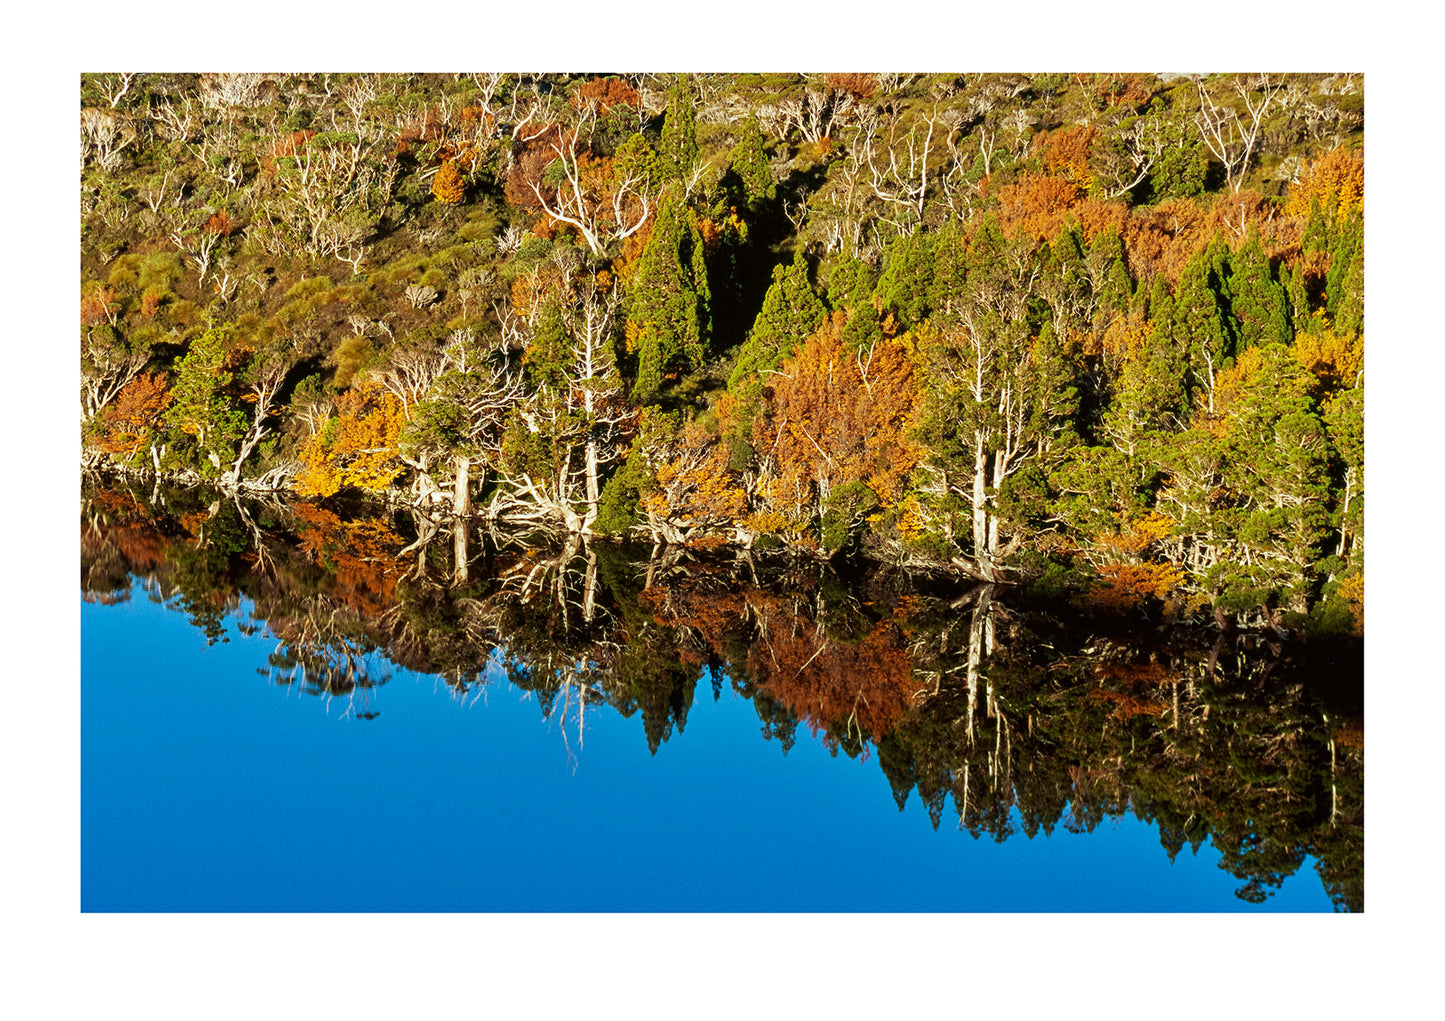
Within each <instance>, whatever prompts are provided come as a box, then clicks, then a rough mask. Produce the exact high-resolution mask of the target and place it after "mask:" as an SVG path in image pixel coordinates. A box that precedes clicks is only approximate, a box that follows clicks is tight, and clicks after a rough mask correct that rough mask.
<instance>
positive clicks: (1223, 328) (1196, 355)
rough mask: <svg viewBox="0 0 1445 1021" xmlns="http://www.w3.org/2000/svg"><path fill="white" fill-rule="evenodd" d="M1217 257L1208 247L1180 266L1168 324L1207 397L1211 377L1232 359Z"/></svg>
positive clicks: (1210, 389) (1194, 379) (1212, 387)
mask: <svg viewBox="0 0 1445 1021" xmlns="http://www.w3.org/2000/svg"><path fill="white" fill-rule="evenodd" d="M1216 239H1217V236H1216ZM1218 258H1219V257H1218V255H1217V253H1216V251H1215V246H1214V245H1212V244H1211V245H1210V246H1209V248H1206V249H1205V250H1204V251H1201V252H1199V253H1198V254H1197V255H1195V256H1194V258H1192V259H1190V260H1189V263H1188V265H1186V266H1185V267H1184V275H1183V277H1182V278H1181V279H1180V281H1179V293H1178V294H1177V295H1176V296H1175V299H1174V320H1173V324H1172V336H1173V339H1174V341H1175V342H1176V343H1177V344H1178V345H1180V348H1181V349H1182V350H1183V351H1185V352H1187V358H1188V361H1189V364H1190V366H1191V368H1192V370H1193V377H1194V378H1193V383H1194V384H1195V385H1199V386H1203V387H1205V389H1206V390H1207V391H1208V392H1209V393H1210V394H1212V393H1213V391H1214V379H1215V375H1216V374H1217V373H1218V372H1219V370H1220V369H1221V368H1222V367H1223V365H1224V362H1225V360H1226V359H1228V358H1232V357H1234V338H1233V336H1232V334H1231V333H1230V329H1229V323H1228V319H1229V317H1228V315H1227V313H1226V307H1227V306H1226V299H1225V298H1224V296H1223V294H1222V293H1221V292H1222V291H1223V286H1222V283H1223V280H1224V277H1223V276H1221V274H1220V273H1219V272H1218V271H1217V270H1216V265H1217V262H1218ZM1226 266H1227V262H1226ZM1157 321H1158V320H1157V319H1156V322H1157ZM1211 399H1212V398H1211Z"/></svg>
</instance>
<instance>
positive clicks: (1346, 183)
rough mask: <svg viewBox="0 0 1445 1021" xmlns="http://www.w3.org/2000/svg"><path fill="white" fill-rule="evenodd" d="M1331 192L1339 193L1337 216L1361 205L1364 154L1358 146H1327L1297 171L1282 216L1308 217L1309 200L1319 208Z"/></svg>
mask: <svg viewBox="0 0 1445 1021" xmlns="http://www.w3.org/2000/svg"><path fill="white" fill-rule="evenodd" d="M1331 193H1334V194H1335V195H1338V196H1339V200H1340V212H1339V215H1340V216H1342V217H1344V216H1348V215H1349V214H1350V212H1351V211H1352V210H1354V208H1355V207H1356V206H1359V207H1360V208H1364V205H1365V154H1364V153H1363V152H1361V151H1360V150H1359V149H1345V148H1339V149H1331V150H1330V151H1329V152H1327V153H1325V154H1324V155H1323V156H1321V157H1319V158H1318V159H1316V160H1314V161H1313V162H1311V163H1309V164H1308V165H1307V166H1306V167H1305V169H1304V170H1303V171H1301V172H1300V175H1299V182H1298V183H1297V184H1294V185H1292V186H1291V187H1290V189H1289V198H1288V199H1286V201H1285V206H1284V212H1285V215H1286V216H1308V215H1309V213H1310V200H1311V199H1318V200H1319V203H1320V206H1321V207H1322V208H1323V207H1324V206H1325V205H1326V204H1327V203H1328V202H1329V198H1330V194H1331Z"/></svg>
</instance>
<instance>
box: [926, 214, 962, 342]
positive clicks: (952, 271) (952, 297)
mask: <svg viewBox="0 0 1445 1021" xmlns="http://www.w3.org/2000/svg"><path fill="white" fill-rule="evenodd" d="M967 280H968V235H967V232H966V230H965V228H964V225H963V222H962V221H961V220H960V219H959V218H958V217H957V216H952V217H949V219H948V222H946V223H945V224H944V225H943V226H942V227H941V228H940V229H939V231H938V236H937V238H936V239H935V241H934V245H933V280H932V283H931V287H930V292H929V296H928V304H929V305H930V306H931V307H932V309H933V312H934V315H935V316H936V317H937V318H938V319H939V321H940V323H941V324H942V323H948V322H951V321H953V320H954V319H956V318H957V316H958V312H959V310H960V309H961V308H962V307H963V301H964V297H965V295H966V293H967V292H966V291H965V286H966V284H967Z"/></svg>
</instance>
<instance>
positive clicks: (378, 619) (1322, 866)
mask: <svg viewBox="0 0 1445 1021" xmlns="http://www.w3.org/2000/svg"><path fill="white" fill-rule="evenodd" d="M449 528H450V526H446V528H444V529H442V530H441V531H440V532H439V533H438V534H436V535H428V530H427V528H426V526H425V525H418V524H417V522H416V521H415V520H413V519H412V518H411V517H410V516H409V515H407V514H403V513H401V512H396V511H381V510H377V509H374V508H370V509H368V508H359V509H346V510H343V509H340V508H333V507H330V506H328V507H321V506H317V505H308V504H285V503H281V502H271V503H246V502H241V501H233V500H230V499H227V498H222V497H217V496H215V495H214V494H202V493H200V492H192V493H184V492H182V493H163V492H161V491H159V490H157V491H153V492H152V491H130V490H128V489H126V488H125V487H124V486H112V487H109V488H107V487H103V486H91V487H88V488H87V490H86V492H85V494H84V499H83V503H82V518H81V549H82V557H81V569H82V600H83V601H82V606H81V642H82V647H81V680H82V702H81V727H82V730H81V752H82V761H81V841H82V846H81V896H82V908H83V910H85V911H90V912H108V911H126V912H131V911H225V912H239V911H307V912H309V911H326V912H333V911H423V912H431V911H609V912H628V911H687V912H733V911H748V912H758V911H762V912H783V911H786V912H796V911H803V912H831V911H869V912H872V911H910V912H911V911H928V912H933V911H947V912H995V911H1008V912H1034V911H1197V912H1234V911H1242V912H1269V911H1288V912H1314V911H1332V910H1334V911H1358V910H1362V909H1363V906H1364V894H1363V845H1364V838H1363V830H1364V808H1363V740H1362V716H1361V711H1360V702H1361V698H1360V684H1361V673H1362V670H1361V662H1360V653H1359V648H1358V645H1357V644H1355V645H1348V644H1345V645H1331V646H1320V645H1318V644H1313V645H1312V644H1308V643H1304V642H1299V641H1279V640H1276V639H1275V638H1273V637H1269V638H1268V639H1266V637H1264V636H1249V635H1240V636H1230V637H1221V636H1218V635H1215V634H1213V633H1182V632H1178V631H1174V630H1170V629H1169V628H1167V627H1166V626H1164V625H1162V624H1161V625H1159V626H1157V627H1147V628H1145V627H1141V626H1140V625H1139V624H1138V622H1137V621H1133V622H1127V621H1121V620H1114V619H1111V618H1108V617H1107V616H1103V615H1099V614H1091V613H1089V612H1088V611H1087V609H1086V608H1081V607H1080V606H1078V605H1075V604H1069V603H1060V604H1058V605H1050V604H1043V603H1040V602H1038V601H1037V600H1033V601H1021V600H1020V598H1019V597H1018V596H1017V594H1015V593H1011V592H1010V591H1008V590H1006V589H1003V588H998V589H995V588H982V587H969V586H963V585H959V584H957V583H952V582H948V581H946V580H940V579H926V578H918V577H911V576H908V575H905V574H903V573H901V572H890V571H886V570H882V569H876V568H874V569H867V570H865V569H862V568H855V569H853V570H852V571H848V572H844V571H841V570H830V569H825V568H821V567H817V566H810V565H799V564H787V563H779V562H765V561H762V560H753V559H751V558H746V557H737V556H731V555H725V554H721V553H711V554H708V553H704V552H695V553H679V552H674V553H673V554H671V555H669V556H667V557H663V558H649V557H648V556H647V554H648V551H647V550H642V551H640V552H639V551H630V550H622V549H618V548H616V547H612V546H606V545H603V544H596V545H595V546H594V547H593V548H590V549H589V548H587V547H586V546H582V545H574V546H573V547H571V548H567V547H560V546H557V545H556V544H555V543H550V542H547V541H544V540H543V539H541V538H539V537H536V536H532V537H518V536H506V535H498V534H496V533H495V532H493V533H490V534H489V533H488V532H487V530H486V529H485V528H482V527H480V526H478V527H476V528H474V529H470V530H468V532H467V534H465V535H463V536H461V537H460V538H458V537H457V536H455V535H452V534H450V533H449V532H448V531H447V529H449ZM459 555H460V556H461V560H460V561H459V560H458V556H459ZM459 562H461V563H464V564H466V565H467V569H466V571H465V577H462V576H461V575H462V573H463V572H460V571H459V570H458V566H457V565H458V563H459Z"/></svg>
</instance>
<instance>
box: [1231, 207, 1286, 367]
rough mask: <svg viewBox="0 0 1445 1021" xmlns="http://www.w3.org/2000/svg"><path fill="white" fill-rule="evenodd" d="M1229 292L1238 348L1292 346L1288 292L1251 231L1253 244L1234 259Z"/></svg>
mask: <svg viewBox="0 0 1445 1021" xmlns="http://www.w3.org/2000/svg"><path fill="white" fill-rule="evenodd" d="M1229 290H1230V293H1231V294H1232V295H1233V300H1232V302H1231V309H1232V311H1233V312H1234V317H1235V320H1236V322H1237V323H1238V326H1237V327H1236V336H1237V337H1238V342H1237V346H1238V347H1240V348H1244V347H1250V346H1253V345H1255V344H1261V343H1267V342H1269V341H1278V342H1279V343H1281V344H1288V343H1289V342H1290V341H1291V340H1292V339H1293V334H1292V333H1291V332H1290V328H1289V310H1288V301H1287V298H1286V296H1285V291H1284V288H1283V287H1282V286H1281V285H1280V284H1278V283H1276V282H1275V280H1274V276H1273V274H1272V273H1271V272H1270V265H1269V258H1268V256H1266V255H1265V254H1264V246H1263V245H1262V244H1261V243H1260V240H1259V234H1258V232H1257V231H1250V234H1249V240H1247V241H1246V242H1245V243H1244V244H1243V245H1241V246H1240V247H1239V249H1238V250H1237V251H1235V253H1234V254H1233V255H1232V256H1231V257H1230V260H1229Z"/></svg>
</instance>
